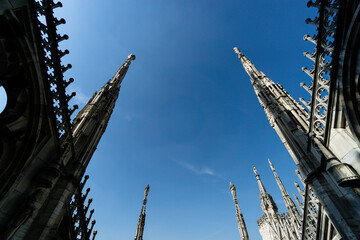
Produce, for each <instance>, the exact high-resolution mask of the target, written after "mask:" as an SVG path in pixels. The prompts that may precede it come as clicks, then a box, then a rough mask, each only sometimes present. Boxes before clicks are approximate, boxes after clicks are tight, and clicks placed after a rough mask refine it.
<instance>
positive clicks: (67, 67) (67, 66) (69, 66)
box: [61, 64, 72, 73]
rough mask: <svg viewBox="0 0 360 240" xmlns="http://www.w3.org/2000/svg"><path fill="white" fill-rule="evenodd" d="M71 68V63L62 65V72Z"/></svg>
mask: <svg viewBox="0 0 360 240" xmlns="http://www.w3.org/2000/svg"><path fill="white" fill-rule="evenodd" d="M70 68H72V65H71V64H68V65H66V67H65V66H61V73H65V72H66V71H67V70H69V69H70Z"/></svg>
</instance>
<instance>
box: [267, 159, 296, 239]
mask: <svg viewBox="0 0 360 240" xmlns="http://www.w3.org/2000/svg"><path fill="white" fill-rule="evenodd" d="M268 161H269V164H270V167H271V170H272V171H273V173H274V176H275V179H276V183H277V184H278V186H279V188H280V191H281V195H282V197H283V199H284V202H285V206H286V209H287V211H288V214H289V217H290V222H291V224H293V225H294V229H295V231H296V235H297V236H298V238H300V228H301V216H300V213H299V211H298V209H297V207H296V205H295V203H294V202H293V200H292V199H291V197H290V195H289V193H288V192H287V191H286V189H285V187H284V184H283V183H282V181H281V179H280V177H279V176H278V174H277V172H276V171H275V167H274V165H273V164H272V163H271V161H270V159H268Z"/></svg>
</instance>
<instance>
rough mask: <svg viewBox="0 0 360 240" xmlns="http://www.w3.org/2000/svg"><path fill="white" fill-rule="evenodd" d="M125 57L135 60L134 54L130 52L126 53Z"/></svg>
mask: <svg viewBox="0 0 360 240" xmlns="http://www.w3.org/2000/svg"><path fill="white" fill-rule="evenodd" d="M127 58H128V59H130V60H135V58H136V57H135V54H133V53H131V54H129V55H128V57H127Z"/></svg>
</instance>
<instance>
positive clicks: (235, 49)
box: [233, 47, 244, 55]
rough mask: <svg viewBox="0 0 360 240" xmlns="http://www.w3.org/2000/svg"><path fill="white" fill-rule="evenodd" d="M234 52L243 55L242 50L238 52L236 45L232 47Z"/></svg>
mask: <svg viewBox="0 0 360 240" xmlns="http://www.w3.org/2000/svg"><path fill="white" fill-rule="evenodd" d="M233 49H234V52H235V53H236V54H238V55H244V54H243V53H242V52H240V50H239V48H238V47H234V48H233Z"/></svg>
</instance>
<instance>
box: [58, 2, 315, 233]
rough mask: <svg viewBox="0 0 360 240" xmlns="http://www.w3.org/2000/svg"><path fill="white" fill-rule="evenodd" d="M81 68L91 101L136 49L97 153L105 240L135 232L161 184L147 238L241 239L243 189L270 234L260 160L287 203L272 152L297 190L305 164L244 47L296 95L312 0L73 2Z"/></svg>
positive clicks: (250, 211)
mask: <svg viewBox="0 0 360 240" xmlns="http://www.w3.org/2000/svg"><path fill="white" fill-rule="evenodd" d="M62 2H63V5H64V7H63V8H61V9H57V10H56V14H57V16H58V17H59V18H62V17H63V18H65V19H66V21H67V24H66V25H64V26H62V27H60V28H59V30H60V32H63V33H66V34H68V35H69V37H70V38H69V40H68V41H64V42H62V43H61V47H62V48H64V49H65V48H67V49H69V50H70V55H68V56H66V57H64V59H63V60H64V64H67V63H71V64H72V66H73V68H72V69H71V70H70V71H68V72H67V73H66V74H67V75H66V77H74V78H75V83H73V84H72V85H71V87H69V89H70V90H74V91H76V92H77V96H76V97H75V98H74V100H73V103H74V104H75V103H76V104H79V106H80V107H83V106H84V104H85V103H86V102H87V100H88V99H89V98H90V97H91V95H92V94H93V92H95V91H97V90H98V89H100V88H101V86H102V85H103V84H104V83H105V82H106V81H107V80H108V79H110V78H111V77H112V76H113V74H114V73H115V72H116V70H117V68H118V67H119V66H120V65H121V64H122V63H123V62H124V61H125V59H126V57H127V55H128V54H130V53H134V54H135V55H136V60H135V61H134V62H133V63H132V65H131V66H130V69H129V71H128V73H127V75H126V77H125V80H124V82H123V84H122V88H121V91H120V96H119V99H118V102H117V104H116V107H115V110H114V113H113V115H112V117H111V119H110V123H109V125H108V128H107V130H106V132H105V134H104V135H103V138H102V139H101V141H100V144H99V146H98V148H97V150H96V152H95V154H94V156H93V159H92V160H91V162H90V165H89V167H88V170H87V173H88V174H89V175H90V179H89V181H88V184H87V185H88V186H89V187H91V188H92V190H91V192H90V194H89V195H90V196H91V197H93V198H94V201H93V203H92V207H94V208H95V213H94V217H95V219H96V220H97V224H96V225H95V229H97V230H98V231H99V233H98V236H97V239H110V240H111V239H131V238H134V236H135V230H136V224H137V220H138V216H139V213H140V208H141V204H142V198H143V191H144V188H145V186H146V184H150V192H149V196H148V204H147V216H146V224H145V234H144V239H146V240H163V239H166V240H168V239H172V240H180V239H181V240H184V239H202V240H222V239H229V240H230V239H234V240H235V239H240V236H239V232H238V229H237V224H236V218H235V209H234V204H233V201H232V196H231V194H230V192H229V181H232V182H233V183H234V184H235V186H236V188H237V193H238V199H239V205H240V208H241V210H242V212H243V215H244V218H245V220H246V224H247V227H248V231H249V235H250V237H251V239H260V235H259V233H258V229H257V225H256V220H257V219H258V218H259V217H260V216H261V214H262V212H261V208H260V202H259V198H258V194H259V190H258V187H257V183H256V179H255V176H254V173H253V171H252V166H253V165H255V166H256V167H257V169H258V171H259V174H260V175H261V178H262V179H263V181H264V184H265V187H266V188H267V190H268V191H269V192H270V193H271V194H272V195H273V197H274V199H275V201H276V202H277V203H278V205H279V208H280V209H281V210H284V209H285V207H284V205H283V202H282V198H281V195H280V191H279V190H278V187H277V185H276V182H275V179H274V177H273V175H272V172H271V169H270V167H269V166H268V162H267V158H270V159H271V160H272V162H273V164H274V165H275V168H276V169H277V171H278V174H279V175H280V177H281V178H282V180H283V182H284V183H285V186H286V188H287V190H288V191H289V192H290V193H291V195H292V194H293V193H297V191H296V189H295V187H294V184H293V182H294V181H297V180H298V179H297V177H296V175H295V174H294V170H295V169H296V166H295V165H294V163H293V160H292V159H291V157H290V155H289V154H288V153H287V151H286V149H285V147H284V146H283V144H282V143H281V141H280V139H279V138H278V136H277V135H276V133H275V131H274V130H273V129H272V128H271V127H270V125H269V123H268V121H267V119H266V116H265V114H264V112H263V110H262V108H261V107H260V104H259V103H258V101H257V98H256V96H255V94H254V92H253V89H252V86H251V84H250V81H249V76H248V75H246V72H245V71H244V70H243V68H242V65H241V62H240V61H239V59H238V58H237V55H236V54H235V53H234V52H233V50H232V49H233V47H235V46H237V47H239V49H240V50H241V51H242V52H244V54H245V55H246V56H247V57H248V58H249V59H250V60H251V61H252V62H253V63H254V64H255V65H256V66H257V67H258V68H259V69H260V70H261V71H263V72H264V73H265V74H266V75H267V76H268V77H270V78H271V79H273V80H274V81H275V82H280V83H281V84H282V85H283V86H284V88H285V89H286V90H287V91H288V92H289V93H290V94H291V95H292V96H293V97H294V98H295V99H298V98H299V97H304V98H305V99H308V98H309V96H308V95H307V93H306V92H305V91H304V90H302V89H301V88H300V87H299V84H300V82H302V81H305V82H308V81H309V80H310V79H309V78H308V77H307V75H306V74H304V73H302V72H301V67H303V66H308V67H309V66H310V62H309V61H308V60H307V59H306V58H305V57H303V56H302V52H303V51H305V50H308V51H311V50H312V48H313V45H312V44H311V43H308V42H304V41H303V40H302V37H303V35H305V34H311V33H313V32H314V30H315V29H314V27H312V26H309V25H306V24H305V19H306V18H308V17H311V18H313V17H314V16H315V13H314V11H313V10H312V9H308V8H307V7H306V3H307V1H294V0H293V1H288V0H287V1H285V0H272V1H270V0H268V1H266V0H262V1H261V0H258V1H244V0H237V1H230V0H229V1H227V0H224V1H214V0H206V1H205V0H198V1H188V0H182V1H180V0H179V1H178V0H170V1H169V0H152V1H148V0H111V1H110V0H109V1H94V0H90V1H68V0H66V1H62Z"/></svg>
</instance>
